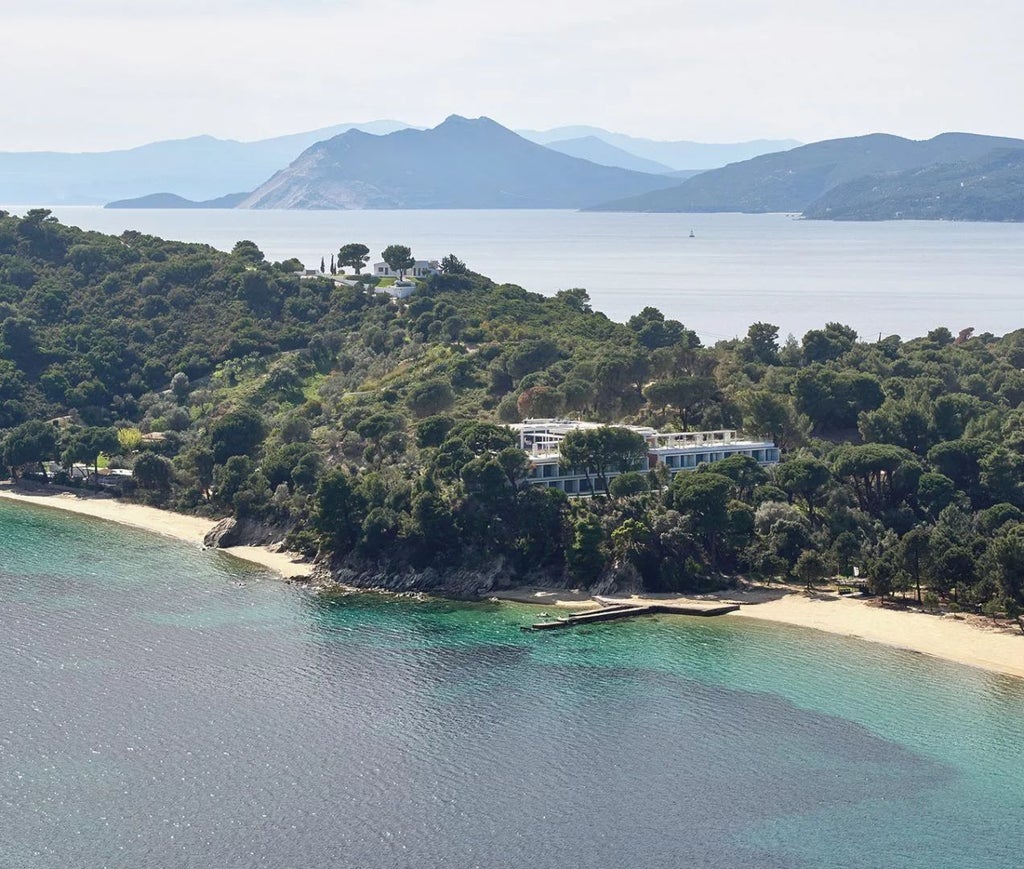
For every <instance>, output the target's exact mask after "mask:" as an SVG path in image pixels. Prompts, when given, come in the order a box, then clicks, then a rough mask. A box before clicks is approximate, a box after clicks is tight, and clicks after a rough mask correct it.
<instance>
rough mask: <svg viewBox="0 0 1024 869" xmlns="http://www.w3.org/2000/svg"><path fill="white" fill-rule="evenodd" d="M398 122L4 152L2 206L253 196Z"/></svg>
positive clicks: (1, 158) (0, 185)
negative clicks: (320, 146) (107, 147)
mask: <svg viewBox="0 0 1024 869" xmlns="http://www.w3.org/2000/svg"><path fill="white" fill-rule="evenodd" d="M406 126H408V125H407V124H404V123H402V122H400V121H371V122H369V123H365V124H337V125H335V126H331V127H324V128H323V129H319V130H310V131H308V132H305V133H294V134H292V135H288V136H277V137H275V138H272V139H262V140H260V141H256V142H236V141H234V140H230V139H216V138H214V137H213V136H193V137H191V138H188V139H174V140H169V141H165V142H153V143H151V144H148V145H142V146H140V147H138V148H130V149H127V150H122V151H103V152H95V153H88V152H87V153H79V154H72V153H62V152H55V151H27V152H20V153H15V152H8V153H0V202H3V203H7V204H23V203H28V204H40V205H102V204H103V203H106V202H110V201H111V200H113V199H123V198H127V197H136V196H143V195H147V194H151V193H155V192H157V191H167V192H169V193H174V194H176V195H178V196H182V197H186V198H188V199H193V200H208V199H214V198H217V197H220V196H224V195H225V194H229V193H232V192H234V191H238V190H252V189H253V188H254V187H255V186H256V185H257V184H261V183H262V182H264V181H266V179H267V178H269V177H270V176H271V175H272V174H273V173H274V172H276V171H277V170H278V169H280V168H281V167H282V166H287V165H288V164H289V163H290V162H291V161H292V160H294V159H295V158H296V157H297V156H298V155H299V154H300V153H301V152H302V151H304V150H305V149H306V148H308V147H309V146H310V145H312V144H313V143H315V142H319V141H322V140H323V139H328V138H330V137H331V136H336V135H338V134H339V133H343V132H345V131H346V130H350V129H360V130H364V131H365V132H368V133H377V134H384V133H390V132H393V131H394V130H400V129H403V128H404V127H406Z"/></svg>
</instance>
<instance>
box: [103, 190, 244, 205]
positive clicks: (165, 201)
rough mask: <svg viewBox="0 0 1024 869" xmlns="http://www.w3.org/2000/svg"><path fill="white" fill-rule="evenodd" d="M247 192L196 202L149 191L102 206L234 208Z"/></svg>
mask: <svg viewBox="0 0 1024 869" xmlns="http://www.w3.org/2000/svg"><path fill="white" fill-rule="evenodd" d="M248 195H249V194H248V193H246V192H242V193H229V194H228V195H227V196H218V197H217V198H216V199H207V200H204V201H203V202H196V201H195V200H192V199H186V198H185V197H184V196H178V195H177V194H175V193H150V194H149V195H148V196H140V197H138V198H137V199H118V200H117V201H115V202H108V203H107V204H106V205H104V206H103V207H104V208H236V207H237V206H238V205H239V204H240V203H241V202H243V201H244V200H245V198H246V197H247V196H248Z"/></svg>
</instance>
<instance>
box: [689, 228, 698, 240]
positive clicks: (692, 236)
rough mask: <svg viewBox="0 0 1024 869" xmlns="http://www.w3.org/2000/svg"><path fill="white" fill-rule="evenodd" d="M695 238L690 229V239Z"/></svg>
mask: <svg viewBox="0 0 1024 869" xmlns="http://www.w3.org/2000/svg"><path fill="white" fill-rule="evenodd" d="M696 237H697V236H695V235H694V234H693V230H692V229H691V230H690V238H696Z"/></svg>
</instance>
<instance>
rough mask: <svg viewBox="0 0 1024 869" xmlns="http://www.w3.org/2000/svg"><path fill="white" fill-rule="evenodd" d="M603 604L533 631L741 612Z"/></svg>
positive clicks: (723, 606)
mask: <svg viewBox="0 0 1024 869" xmlns="http://www.w3.org/2000/svg"><path fill="white" fill-rule="evenodd" d="M595 600H597V601H598V602H599V603H601V604H602V606H601V608H600V609H595V610H587V611H586V612H581V613H570V614H569V615H564V616H559V617H558V618H557V619H555V620H554V621H551V622H535V623H534V624H533V625H532V626H531V628H532V630H535V631H550V630H554V629H556V628H570V627H572V626H573V625H587V624H591V623H593V622H609V621H612V620H613V619H628V618H632V617H634V616H644V615H654V614H655V613H674V614H676V615H683V616H721V615H725V614H726V613H731V612H735V611H736V610H738V609H739V608H740V605H739V604H737V603H710V602H709V603H704V602H703V601H693V602H689V601H688V602H686V603H668V602H665V603H658V602H654V603H652V602H648V601H644V602H637V603H635V604H634V603H624V602H619V601H616V602H612V601H608V602H605V601H604V600H602V599H601V598H595Z"/></svg>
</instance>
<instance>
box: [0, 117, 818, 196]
mask: <svg viewBox="0 0 1024 869" xmlns="http://www.w3.org/2000/svg"><path fill="white" fill-rule="evenodd" d="M415 129H422V128H419V127H416V126H414V125H412V124H408V123H405V122H402V121H396V120H377V121H368V122H362V123H344V124H335V125H332V126H327V127H322V128H320V129H316V130H308V131H305V132H301V133H290V134H287V135H281V136H275V137H273V138H269V139H260V140H257V141H252V142H239V141H235V140H232V139H219V138H216V137H214V136H208V135H197V136H191V137H189V138H186V139H175V140H168V141H162V142H151V143H149V144H145V145H141V146H139V147H136V148H127V149H122V150H116V151H102V152H95V153H63V152H53V151H38V152H35V151H33V152H0V202H40V203H48V204H51V205H79V204H80V205H96V204H99V205H102V204H105V203H109V202H114V201H120V200H132V199H139V198H140V197H145V196H149V195H151V194H153V193H154V191H167V192H168V193H171V194H174V195H175V196H180V197H182V198H183V199H186V200H191V201H193V202H207V201H210V200H214V199H217V198H219V197H222V196H224V195H226V194H227V193H228V192H229V191H234V190H248V191H252V190H254V189H255V188H256V187H258V186H259V185H261V184H262V183H264V182H265V181H266V180H267V179H269V178H270V177H271V175H273V174H274V173H275V172H278V171H279V170H282V169H284V168H286V167H287V166H288V165H289V164H291V163H292V162H293V161H294V160H295V159H296V158H298V156H299V155H300V154H301V153H302V152H303V151H305V150H306V149H307V148H309V147H311V146H312V145H315V144H316V143H318V142H325V141H327V140H328V139H331V138H333V137H335V136H337V135H340V134H342V133H345V132H347V131H349V130H359V131H360V132H363V133H367V134H369V135H373V136H384V135H387V134H389V133H393V132H396V131H398V130H415ZM517 132H518V133H519V135H521V136H522V137H523V138H524V139H526V140H528V141H530V142H534V143H537V144H542V145H545V146H547V147H549V148H550V149H552V150H554V151H556V152H561V153H566V154H569V155H570V156H575V157H581V158H583V159H586V160H589V161H591V162H593V163H596V164H599V165H603V166H611V167H617V168H621V169H630V170H635V171H641V172H649V173H653V174H661V173H669V172H679V171H683V172H688V173H691V174H692V173H694V172H697V171H702V170H705V169H709V168H714V167H717V166H724V165H725V164H726V163H731V162H734V161H736V160H745V159H747V158H749V157H752V156H755V155H756V154H764V153H768V152H770V151H780V150H784V149H786V148H792V147H794V146H795V145H798V144H799V142H795V141H792V140H756V141H752V142H735V143H721V144H709V143H702V142H690V141H656V140H652V139H643V138H639V137H635V136H626V135H623V134H621V133H615V132H611V131H609V130H604V129H601V128H600V127H589V126H584V127H558V128H555V129H551V130H520V131H517ZM143 207H145V206H143ZM169 207H177V206H173V205H171V206H169ZM181 207H191V206H188V205H187V204H186V205H184V206H181Z"/></svg>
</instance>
